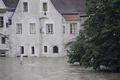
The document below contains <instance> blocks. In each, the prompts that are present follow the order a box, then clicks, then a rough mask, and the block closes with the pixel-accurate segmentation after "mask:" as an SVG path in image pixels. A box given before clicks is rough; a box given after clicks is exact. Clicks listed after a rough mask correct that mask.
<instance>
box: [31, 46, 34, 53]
mask: <svg viewBox="0 0 120 80" xmlns="http://www.w3.org/2000/svg"><path fill="white" fill-rule="evenodd" d="M31 49H32V54H35V48H34V46H32V47H31Z"/></svg>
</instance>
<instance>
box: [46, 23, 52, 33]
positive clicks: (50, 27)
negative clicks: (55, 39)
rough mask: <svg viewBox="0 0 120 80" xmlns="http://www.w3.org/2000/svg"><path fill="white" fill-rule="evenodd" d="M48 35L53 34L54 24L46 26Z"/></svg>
mask: <svg viewBox="0 0 120 80" xmlns="http://www.w3.org/2000/svg"><path fill="white" fill-rule="evenodd" d="M46 29H47V33H48V34H53V24H46Z"/></svg>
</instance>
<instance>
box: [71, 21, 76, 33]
mask: <svg viewBox="0 0 120 80" xmlns="http://www.w3.org/2000/svg"><path fill="white" fill-rule="evenodd" d="M75 33H77V23H71V24H70V34H75Z"/></svg>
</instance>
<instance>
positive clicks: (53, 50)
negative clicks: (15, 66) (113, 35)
mask: <svg viewBox="0 0 120 80" xmlns="http://www.w3.org/2000/svg"><path fill="white" fill-rule="evenodd" d="M0 1H1V3H2V4H1V3H0V7H1V8H0V10H1V12H2V11H3V10H5V12H4V13H1V12H0V16H1V15H2V16H4V17H6V19H5V20H4V24H5V25H7V26H6V27H4V28H0V32H1V33H2V34H3V35H0V36H1V38H2V37H3V36H4V37H5V39H7V40H8V42H7V43H6V44H4V45H6V46H7V49H1V47H0V51H7V52H8V53H6V55H8V56H19V55H20V54H24V56H28V57H32V56H37V57H41V56H46V57H58V56H65V55H66V49H67V48H68V46H69V44H70V43H72V42H73V41H75V39H76V37H77V36H78V35H79V30H80V29H82V27H81V24H82V23H83V22H84V20H85V18H86V17H85V2H84V0H0ZM2 1H3V2H2ZM3 3H4V4H3ZM1 20H2V18H1ZM0 24H1V23H0ZM2 29H4V30H2ZM2 31H3V32H2ZM1 40H2V39H1ZM2 48H4V47H3V45H2Z"/></svg>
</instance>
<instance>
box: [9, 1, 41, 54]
mask: <svg viewBox="0 0 120 80" xmlns="http://www.w3.org/2000/svg"><path fill="white" fill-rule="evenodd" d="M37 1H38V0H34V1H32V0H20V2H19V4H18V6H17V9H16V11H15V13H14V15H13V18H12V21H13V24H12V25H11V31H12V32H11V35H10V42H11V53H12V56H17V55H20V46H24V53H25V54H24V56H39V52H40V51H39V19H38V17H37V15H36V13H34V8H37V7H34V6H35V5H37ZM23 2H28V5H29V11H28V12H23V6H22V5H23ZM35 2H36V4H35ZM30 8H31V9H30ZM16 23H22V34H16ZM30 23H35V24H36V34H30ZM32 46H34V47H35V54H34V55H32V54H31V47H32Z"/></svg>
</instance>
